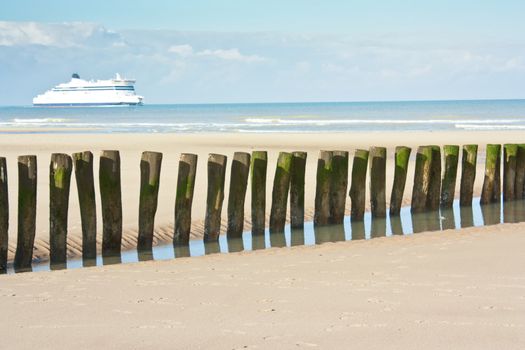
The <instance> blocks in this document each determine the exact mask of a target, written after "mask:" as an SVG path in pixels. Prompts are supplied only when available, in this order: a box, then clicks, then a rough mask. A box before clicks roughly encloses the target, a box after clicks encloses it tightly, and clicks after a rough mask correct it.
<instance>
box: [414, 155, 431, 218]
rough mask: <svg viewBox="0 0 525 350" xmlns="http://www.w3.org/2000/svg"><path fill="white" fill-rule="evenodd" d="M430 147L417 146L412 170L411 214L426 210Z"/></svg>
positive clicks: (429, 172)
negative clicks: (414, 164)
mask: <svg viewBox="0 0 525 350" xmlns="http://www.w3.org/2000/svg"><path fill="white" fill-rule="evenodd" d="M431 163H432V147H430V146H419V147H418V149H417V154H416V166H415V169H414V186H413V188H412V206H411V208H410V211H411V212H412V213H420V212H424V211H426V209H427V198H428V190H429V185H430V174H431V171H430V170H431Z"/></svg>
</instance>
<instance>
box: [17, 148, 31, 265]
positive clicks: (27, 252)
mask: <svg viewBox="0 0 525 350" xmlns="http://www.w3.org/2000/svg"><path fill="white" fill-rule="evenodd" d="M36 185H37V164H36V156H19V157H18V236H17V244H16V253H15V261H14V267H15V270H18V271H24V270H30V269H31V260H32V259H33V245H34V243H35V223H36Z"/></svg>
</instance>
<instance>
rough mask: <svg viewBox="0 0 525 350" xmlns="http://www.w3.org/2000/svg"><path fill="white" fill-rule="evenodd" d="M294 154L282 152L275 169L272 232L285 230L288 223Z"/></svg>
mask: <svg viewBox="0 0 525 350" xmlns="http://www.w3.org/2000/svg"><path fill="white" fill-rule="evenodd" d="M291 167H292V154H291V153H288V152H280V153H279V158H278V159H277V166H276V169H275V177H274V180H273V189H272V208H271V211H270V233H282V232H284V225H285V224H286V204H287V202H288V191H289V189H290V171H291Z"/></svg>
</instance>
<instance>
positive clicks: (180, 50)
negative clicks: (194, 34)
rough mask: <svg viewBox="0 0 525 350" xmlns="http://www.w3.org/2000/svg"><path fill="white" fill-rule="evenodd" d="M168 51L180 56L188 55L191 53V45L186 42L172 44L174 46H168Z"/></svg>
mask: <svg viewBox="0 0 525 350" xmlns="http://www.w3.org/2000/svg"><path fill="white" fill-rule="evenodd" d="M168 52H171V53H174V54H177V55H179V56H182V57H188V56H191V55H193V47H191V45H187V44H184V45H174V46H170V48H169V49H168Z"/></svg>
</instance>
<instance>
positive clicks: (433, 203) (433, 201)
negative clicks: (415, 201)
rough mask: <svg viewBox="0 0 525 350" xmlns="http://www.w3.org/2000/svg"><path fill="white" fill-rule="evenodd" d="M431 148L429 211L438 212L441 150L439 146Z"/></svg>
mask: <svg viewBox="0 0 525 350" xmlns="http://www.w3.org/2000/svg"><path fill="white" fill-rule="evenodd" d="M429 147H430V148H431V149H432V161H431V163H430V182H429V184H428V196H427V209H428V210H430V211H436V210H438V209H439V199H440V197H439V196H440V194H441V149H440V148H439V146H429Z"/></svg>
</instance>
